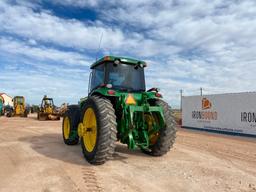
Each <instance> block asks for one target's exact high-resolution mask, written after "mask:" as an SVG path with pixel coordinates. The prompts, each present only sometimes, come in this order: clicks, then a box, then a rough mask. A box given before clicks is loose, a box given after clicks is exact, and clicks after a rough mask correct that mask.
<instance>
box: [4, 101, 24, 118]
mask: <svg viewBox="0 0 256 192" xmlns="http://www.w3.org/2000/svg"><path fill="white" fill-rule="evenodd" d="M12 101H13V107H10V106H9V107H6V110H5V111H6V116H7V117H13V116H21V117H27V116H28V111H27V109H26V104H25V98H24V97H23V96H15V97H14V98H13V99H12Z"/></svg>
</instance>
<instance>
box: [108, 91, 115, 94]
mask: <svg viewBox="0 0 256 192" xmlns="http://www.w3.org/2000/svg"><path fill="white" fill-rule="evenodd" d="M108 94H109V95H115V94H116V92H115V91H114V90H108Z"/></svg>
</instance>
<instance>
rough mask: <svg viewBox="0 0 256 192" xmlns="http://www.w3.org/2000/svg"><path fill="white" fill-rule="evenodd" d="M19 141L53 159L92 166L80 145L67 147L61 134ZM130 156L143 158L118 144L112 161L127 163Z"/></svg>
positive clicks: (136, 152) (139, 152)
mask: <svg viewBox="0 0 256 192" xmlns="http://www.w3.org/2000/svg"><path fill="white" fill-rule="evenodd" d="M19 141H22V142H27V143H29V144H30V146H31V148H32V149H33V150H34V151H36V152H37V153H39V154H41V155H43V156H45V157H47V158H51V159H56V160H60V161H64V162H67V163H71V164H76V165H83V166H84V165H86V166H91V164H89V163H88V162H87V161H86V160H85V159H84V156H83V153H82V149H81V146H80V144H78V145H65V144H64V142H63V139H62V135H61V134H57V133H52V134H50V133H47V134H42V135H36V136H35V135H34V136H27V137H21V138H19ZM129 156H143V157H148V156H147V155H145V154H143V153H142V152H141V151H140V150H134V151H131V150H129V149H128V148H127V146H126V145H123V144H120V143H117V146H116V150H115V153H114V155H113V158H112V159H111V160H110V161H121V162H123V163H127V162H126V161H125V160H126V159H129Z"/></svg>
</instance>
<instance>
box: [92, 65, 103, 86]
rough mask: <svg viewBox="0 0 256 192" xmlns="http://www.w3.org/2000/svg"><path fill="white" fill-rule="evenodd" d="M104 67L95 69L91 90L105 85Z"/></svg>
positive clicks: (100, 66)
mask: <svg viewBox="0 0 256 192" xmlns="http://www.w3.org/2000/svg"><path fill="white" fill-rule="evenodd" d="M104 76H105V75H104V65H99V66H97V67H95V68H94V69H93V71H92V79H91V90H93V89H94V88H95V87H97V86H99V85H101V84H103V83H104Z"/></svg>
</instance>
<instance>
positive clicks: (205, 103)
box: [202, 98, 212, 110]
mask: <svg viewBox="0 0 256 192" xmlns="http://www.w3.org/2000/svg"><path fill="white" fill-rule="evenodd" d="M211 107H212V103H211V102H210V101H209V100H208V99H207V98H203V99H202V109H203V110H205V109H210V108H211Z"/></svg>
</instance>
